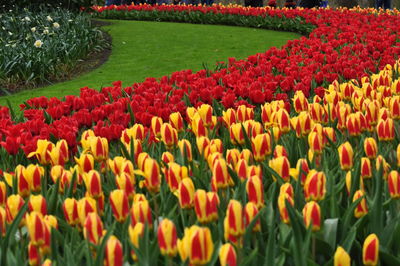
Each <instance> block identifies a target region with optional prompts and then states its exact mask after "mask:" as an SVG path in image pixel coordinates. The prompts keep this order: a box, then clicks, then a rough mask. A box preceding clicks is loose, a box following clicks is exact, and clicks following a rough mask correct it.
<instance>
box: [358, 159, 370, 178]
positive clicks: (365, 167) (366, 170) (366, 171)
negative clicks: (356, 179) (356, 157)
mask: <svg viewBox="0 0 400 266" xmlns="http://www.w3.org/2000/svg"><path fill="white" fill-rule="evenodd" d="M361 177H362V178H371V177H372V167H371V161H370V160H369V158H368V157H362V158H361Z"/></svg>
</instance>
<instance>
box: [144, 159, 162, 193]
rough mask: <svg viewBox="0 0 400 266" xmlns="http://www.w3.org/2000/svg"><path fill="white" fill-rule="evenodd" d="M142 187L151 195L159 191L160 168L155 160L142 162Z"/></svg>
mask: <svg viewBox="0 0 400 266" xmlns="http://www.w3.org/2000/svg"><path fill="white" fill-rule="evenodd" d="M143 171H144V177H145V180H144V183H143V184H144V186H145V187H146V188H147V190H148V191H149V192H151V193H157V192H158V191H159V190H160V185H161V175H160V167H159V166H158V163H157V161H156V160H154V159H151V158H148V159H147V160H146V161H145V162H144V169H143Z"/></svg>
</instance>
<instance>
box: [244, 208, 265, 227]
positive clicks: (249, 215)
mask: <svg viewBox="0 0 400 266" xmlns="http://www.w3.org/2000/svg"><path fill="white" fill-rule="evenodd" d="M258 209H259V208H257V206H256V204H254V203H253V202H247V204H246V205H245V206H244V210H243V212H244V214H243V215H244V227H245V228H247V227H248V226H249V225H250V223H251V222H252V221H253V219H254V217H255V216H256V215H257V214H258ZM259 231H261V221H260V219H259V218H257V221H256V222H255V224H254V227H253V232H259Z"/></svg>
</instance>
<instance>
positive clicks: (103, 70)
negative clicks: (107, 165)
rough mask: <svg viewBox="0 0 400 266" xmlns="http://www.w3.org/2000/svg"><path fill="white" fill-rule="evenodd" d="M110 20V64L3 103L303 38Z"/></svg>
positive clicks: (210, 62) (127, 81)
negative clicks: (111, 39)
mask: <svg viewBox="0 0 400 266" xmlns="http://www.w3.org/2000/svg"><path fill="white" fill-rule="evenodd" d="M108 21H110V22H112V25H109V26H104V27H103V29H104V30H106V31H108V32H109V33H110V34H111V36H112V38H113V44H112V45H113V48H112V54H111V56H110V57H109V60H108V61H107V62H106V63H105V64H103V65H102V66H101V67H99V68H97V69H95V70H94V71H92V72H89V73H86V74H83V75H81V76H79V77H77V78H75V79H73V80H70V81H67V82H62V83H57V84H54V85H51V86H47V87H43V88H38V89H34V90H28V91H22V92H20V93H17V94H15V95H11V96H5V97H0V105H6V104H7V103H6V98H8V100H9V101H10V102H11V106H12V107H13V108H14V110H19V107H18V106H19V104H21V103H22V102H23V101H26V100H27V99H29V98H32V97H38V96H47V97H54V96H55V97H62V96H64V95H71V94H78V93H79V89H80V88H81V87H84V86H88V87H90V88H94V89H100V88H101V87H104V86H109V85H110V84H111V82H113V81H116V80H121V81H122V82H123V85H125V86H129V85H131V84H133V83H135V82H141V81H143V80H144V79H145V78H146V77H161V76H163V75H168V74H171V73H172V72H174V71H178V70H183V69H192V70H194V71H197V70H200V69H202V68H203V63H205V64H206V65H207V66H208V68H209V69H214V66H215V62H216V61H227V59H228V57H236V58H240V59H243V58H246V57H247V56H249V55H253V54H256V53H261V52H264V51H266V50H267V49H268V48H270V47H273V46H276V47H279V46H282V45H284V44H285V43H286V42H287V41H288V40H291V39H296V38H299V37H300V35H299V34H296V33H291V32H277V31H268V30H262V29H252V28H243V27H230V26H219V25H196V24H181V23H169V22H143V21H121V20H108Z"/></svg>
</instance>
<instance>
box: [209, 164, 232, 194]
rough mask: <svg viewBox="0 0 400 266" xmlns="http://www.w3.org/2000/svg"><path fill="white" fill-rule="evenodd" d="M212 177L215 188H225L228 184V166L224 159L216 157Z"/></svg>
mask: <svg viewBox="0 0 400 266" xmlns="http://www.w3.org/2000/svg"><path fill="white" fill-rule="evenodd" d="M212 174H213V178H215V181H216V185H217V188H226V187H228V185H229V180H230V175H229V173H228V166H227V164H226V161H225V160H224V159H217V160H216V161H215V163H214V166H213V171H212Z"/></svg>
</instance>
